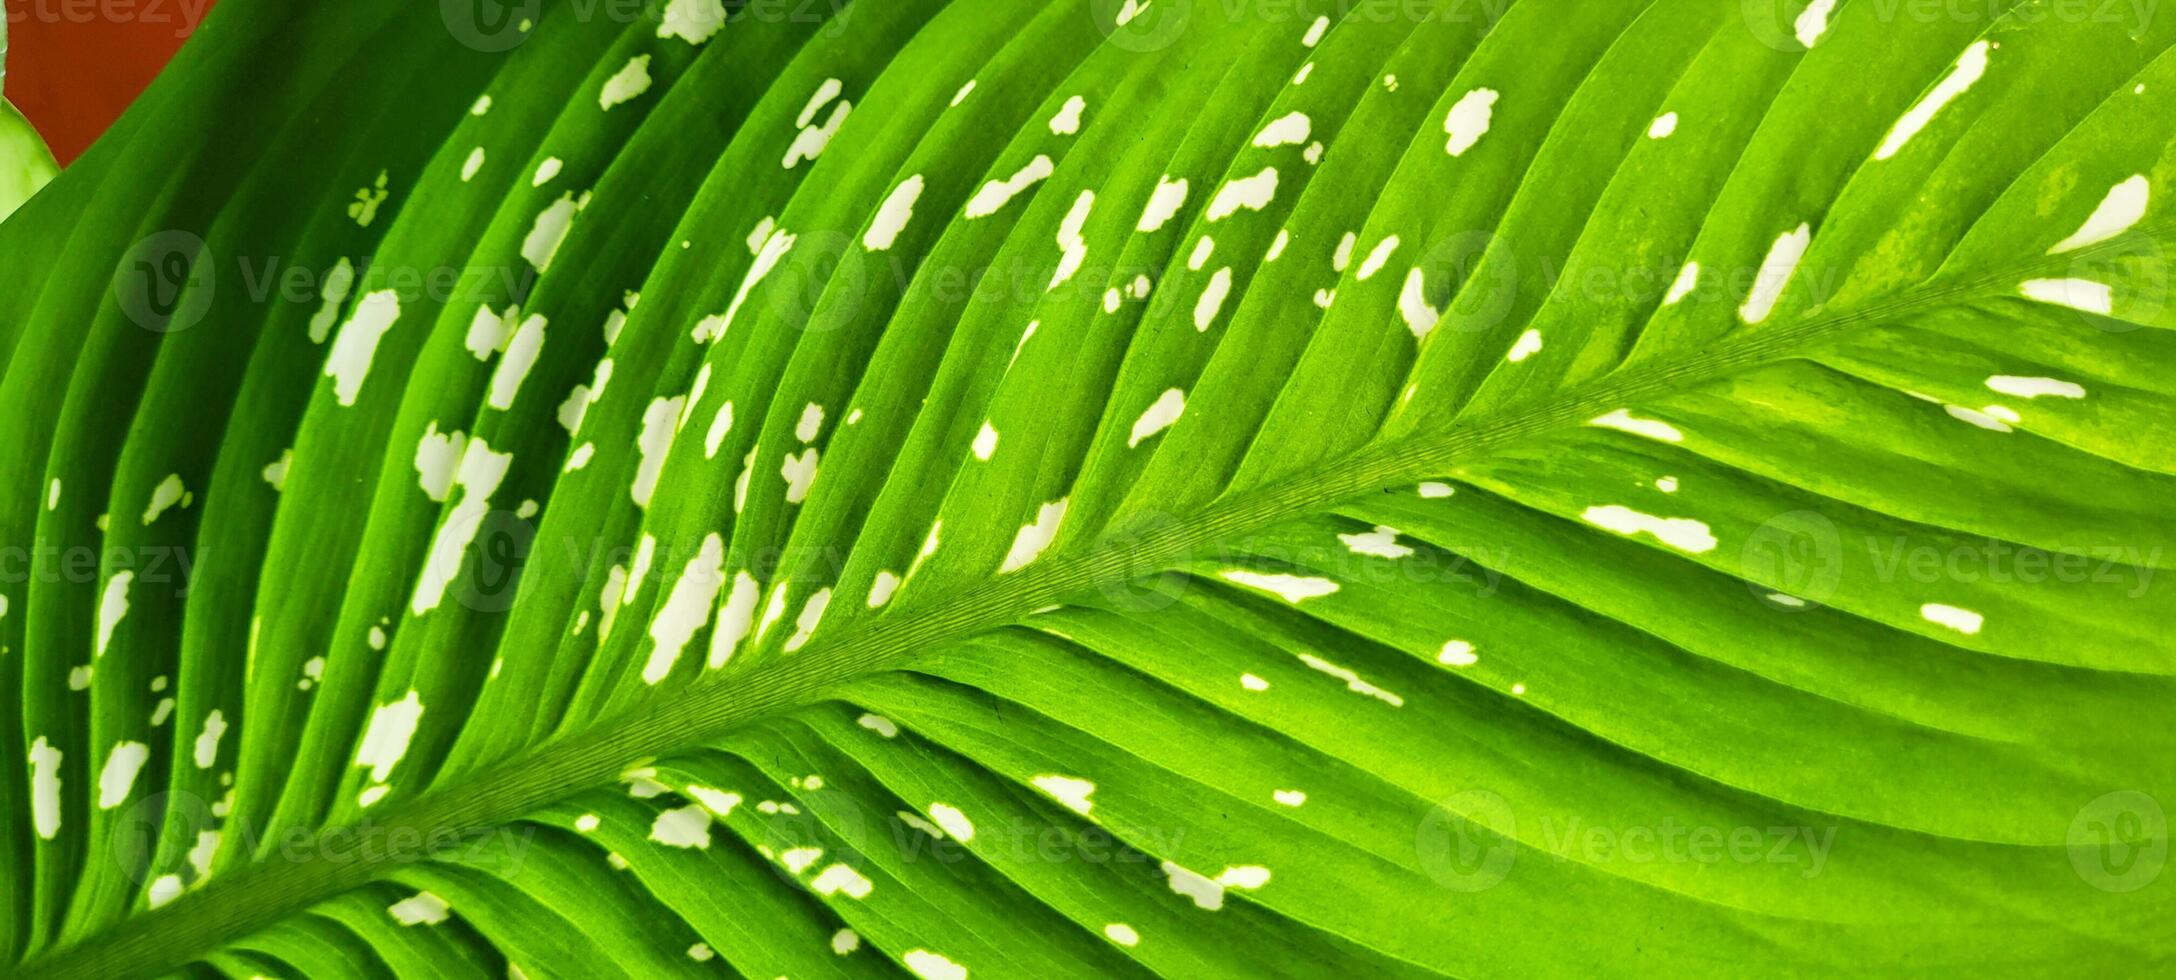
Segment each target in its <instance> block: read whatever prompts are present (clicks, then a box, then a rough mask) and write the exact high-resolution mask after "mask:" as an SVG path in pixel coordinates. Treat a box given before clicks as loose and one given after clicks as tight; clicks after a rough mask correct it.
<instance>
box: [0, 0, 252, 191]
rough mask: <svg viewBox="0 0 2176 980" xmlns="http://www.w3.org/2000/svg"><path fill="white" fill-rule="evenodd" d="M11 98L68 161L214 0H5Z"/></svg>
mask: <svg viewBox="0 0 2176 980" xmlns="http://www.w3.org/2000/svg"><path fill="white" fill-rule="evenodd" d="M6 4H7V11H8V55H7V98H8V101H10V102H13V103H15V107H16V108H18V109H21V110H22V111H23V115H24V116H27V117H29V119H30V123H31V125H33V126H36V127H37V128H38V132H39V134H40V135H43V136H44V137H45V141H46V144H47V145H48V146H51V147H52V148H53V156H54V157H56V158H58V159H59V160H60V162H61V164H62V165H63V166H65V165H67V163H68V162H69V161H71V160H74V159H75V158H76V157H77V156H78V155H80V154H82V152H83V150H84V148H85V147H88V146H90V145H91V141H92V140H95V139H97V138H98V134H100V133H103V132H105V131H106V127H107V126H110V125H112V124H113V120H114V119H115V118H116V117H118V116H119V115H120V114H121V110H123V109H126V108H128V104H129V103H130V102H132V101H134V100H135V98H136V96H137V94H138V93H140V92H142V91H143V90H144V86H146V85H149V84H151V79H152V76H154V75H157V74H158V73H159V69H160V68H162V67H164V66H165V64H166V61H167V59H168V58H171V57H173V55H174V49H175V48H178V47H180V46H181V42H182V40H183V39H184V38H186V36H187V35H188V33H189V31H191V30H192V29H194V28H195V26H196V25H195V23H193V19H192V17H191V15H192V14H196V15H198V16H199V17H200V16H201V15H202V14H203V13H204V12H206V11H209V10H210V9H211V5H212V0H6Z"/></svg>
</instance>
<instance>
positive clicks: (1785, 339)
mask: <svg viewBox="0 0 2176 980" xmlns="http://www.w3.org/2000/svg"><path fill="white" fill-rule="evenodd" d="M2150 237H2152V236H2151V235H2150V234H2148V233H2147V232H2146V230H2145V229H2143V228H2142V229H2138V230H2134V232H2133V233H2132V234H2131V235H2127V236H2124V237H2122V238H2118V239H2114V240H2112V241H2109V242H2104V243H2101V244H2100V245H2097V246H2094V247H2092V248H2090V249H2082V250H2079V251H2077V252H2072V253H2068V254H2065V255H2062V256H2056V257H2047V256H2043V257H2037V258H2036V259H2034V260H2033V261H2031V262H2029V263H2025V264H2023V265H2022V266H2021V267H2020V268H2018V269H2016V270H2013V271H2009V272H2004V273H2000V274H1994V275H1987V276H1981V277H1977V278H1973V279H1969V280H1959V281H1956V282H1952V283H1941V282H1939V281H1938V280H1937V281H1931V282H1929V283H1927V284H1922V285H1921V286H1920V287H1919V288H1917V289H1915V290H1913V291H1911V292H1910V293H1909V294H1903V295H1897V296H1893V297H1890V298H1888V299H1886V300H1880V301H1875V302H1871V303H1869V304H1867V305H1865V306H1862V307H1859V308H1856V309H1853V310H1850V311H1846V312H1841V313H1822V311H1821V310H1819V309H1818V308H1816V309H1814V310H1812V311H1809V314H1808V315H1807V316H1805V317H1803V318H1801V319H1800V320H1798V321H1795V322H1793V323H1790V324H1788V325H1781V326H1776V327H1772V328H1765V329H1757V330H1751V331H1747V332H1745V333H1744V334H1743V335H1741V336H1739V337H1737V338H1736V339H1734V340H1729V341H1725V342H1723V343H1719V344H1714V345H1711V346H1708V347H1706V348H1701V349H1697V350H1694V351H1691V352H1688V353H1686V354H1685V355H1684V356H1682V357H1680V358H1677V359H1673V360H1669V361H1660V362H1653V363H1648V364H1644V365H1639V366H1636V367H1630V368H1626V369H1623V370H1620V371H1618V372H1616V373H1613V374H1608V375H1604V376H1602V377H1600V378H1597V379H1595V380H1594V381H1591V382H1588V383H1585V384H1581V385H1577V386H1574V387H1572V388H1568V389H1562V390H1560V391H1557V392H1555V393H1553V394H1552V395H1550V396H1548V397H1546V398H1540V399H1535V400H1534V401H1535V402H1537V403H1538V404H1532V405H1530V406H1527V407H1523V408H1522V407H1520V406H1517V405H1513V406H1508V407H1507V408H1505V409H1502V410H1498V411H1496V412H1493V413H1490V414H1487V415H1483V416H1476V417H1472V418H1465V419H1460V420H1458V421H1455V422H1453V423H1452V424H1451V425H1449V426H1447V427H1446V428H1444V429H1442V430H1440V431H1438V432H1433V433H1425V434H1421V435H1416V436H1413V437H1408V438H1404V439H1400V440H1396V441H1391V442H1382V443H1373V444H1369V445H1367V446H1363V447H1361V448H1359V449H1357V450H1354V451H1353V452H1350V453H1347V454H1345V455H1343V456H1340V457H1336V458H1333V459H1332V460H1330V461H1328V462H1327V463H1325V464H1323V465H1320V466H1317V467H1315V468H1313V469H1310V470H1306V471H1302V472H1300V473H1297V474H1294V475H1292V476H1291V477H1288V478H1286V479H1284V480H1282V481H1280V482H1277V483H1272V484H1267V485H1264V486H1261V487H1257V488H1254V489H1251V490H1247V491H1244V492H1241V493H1238V494H1234V495H1230V496H1226V497H1223V498H1220V499H1219V500H1217V501H1215V502H1213V503H1211V504H1210V505H1209V506H1207V507H1204V508H1202V509H1201V510H1199V511H1197V512H1195V514H1193V515H1192V516H1191V517H1190V518H1187V519H1183V520H1179V521H1174V522H1170V523H1167V524H1164V525H1163V526H1161V527H1158V528H1156V529H1153V530H1150V531H1147V532H1146V533H1143V534H1140V535H1138V536H1126V535H1124V533H1123V529H1119V531H1118V533H1115V534H1106V535H1105V536H1104V537H1102V538H1099V539H1097V540H1095V541H1094V542H1093V543H1092V544H1091V545H1090V546H1089V547H1088V548H1087V549H1086V550H1084V551H1080V552H1076V553H1072V554H1065V553H1054V554H1052V555H1051V556H1049V557H1046V558H1044V559H1043V560H1041V561H1038V562H1036V563H1034V564H1032V565H1029V566H1028V567H1027V568H1025V569H1023V570H1021V571H1020V572H1018V573H1015V574H1012V575H1006V576H1003V577H999V578H994V579H992V580H990V581H987V582H984V583H983V584H981V585H979V586H976V587H974V588H971V589H967V590H965V591H962V592H959V593H957V594H955V595H953V596H951V597H950V598H946V599H940V600H933V601H929V602H926V603H923V604H921V605H919V606H917V605H913V604H906V605H902V606H900V607H898V608H896V609H894V610H893V612H892V614H890V615H884V616H878V617H876V618H874V619H871V620H868V621H866V622H862V623H859V624H856V625H854V626H852V627H850V628H848V629H846V630H843V631H841V632H838V633H834V634H832V635H830V636H829V637H825V638H820V639H818V640H816V641H815V642H813V643H811V644H810V646H809V647H808V648H807V649H805V650H804V651H802V652H800V653H796V654H793V655H791V656H784V657H776V658H772V659H770V660H768V661H764V662H762V663H760V664H758V665H757V666H755V667H752V668H749V669H745V670H729V671H725V672H722V673H719V674H717V675H715V676H710V677H705V678H701V679H698V680H697V681H695V682H694V683H692V684H691V685H689V686H688V687H687V688H685V689H683V690H682V691H680V692H678V693H676V694H672V695H668V696H660V697H656V698H652V699H650V700H649V701H647V702H643V703H640V704H638V705H636V706H635V707H634V709H633V710H630V711H628V712H625V713H623V714H622V715H620V716H618V717H617V718H615V719H613V720H611V721H607V722H602V723H599V724H597V725H594V726H591V727H589V728H587V729H583V730H581V731H577V732H573V733H570V734H568V735H565V736H561V737H558V738H555V739H553V740H551V741H547V742H545V743H542V744H539V745H537V746H535V747H533V748H531V749H529V750H527V751H524V752H521V753H517V754H515V755H513V756H510V757H508V758H506V759H504V760H502V761H500V762H498V763H495V764H493V765H492V766H490V767H488V768H485V769H479V770H477V771H476V772H474V773H471V774H468V775H466V776H464V777H462V781H463V782H464V783H465V785H463V786H462V787H461V788H460V789H459V790H458V791H457V792H454V791H448V790H445V789H440V790H435V791H431V792H427V793H425V794H423V795H422V796H420V797H418V798H416V799H414V800H411V801H408V802H406V803H404V804H399V805H396V806H395V807H394V808H392V809H390V810H389V811H387V812H386V813H385V814H384V815H382V816H380V817H377V818H374V819H372V820H371V821H370V822H369V824H368V827H367V831H368V832H369V833H370V834H372V835H375V836H377V837H379V838H381V839H393V835H395V834H400V833H407V832H414V833H415V835H416V836H415V837H414V838H412V839H416V840H425V841H428V840H436V839H445V838H447V837H449V836H450V837H451V838H452V839H456V840H462V839H468V835H469V834H470V833H472V832H474V831H477V830H482V829H487V828H490V827H493V826H496V825H499V824H504V823H507V822H510V821H513V820H516V819H519V818H520V817H521V816H523V815H524V814H527V813H531V812H534V811H535V810H537V809H538V808H540V807H543V806H546V805H548V804H550V803H552V802H554V801H557V800H559V799H563V798H565V797H567V796H571V795H573V794H575V793H578V792H581V791H584V790H587V789H591V788H594V787H597V786H602V785H608V784H610V783H611V782H613V781H615V780H617V779H618V778H619V776H620V774H621V773H623V772H624V771H625V770H626V769H627V767H628V766H629V765H630V764H631V763H633V762H635V761H636V760H641V759H647V758H654V757H657V756H661V755H665V754H668V753H670V752H672V751H674V750H676V749H679V748H682V747H685V746H688V745H692V744H697V743H700V742H703V741H706V740H709V739H711V738H714V737H716V736H718V735H719V734H721V733H723V732H726V731H728V730H731V729H733V728H734V727H736V726H739V725H741V724H744V723H746V722H749V721H752V720H754V719H757V718H760V717H764V716H766V715H769V714H771V713H774V712H778V711H784V710H791V709H793V708H797V707H801V706H804V705H807V704H810V703H814V702H816V701H820V700H822V699H824V698H825V697H827V696H829V695H830V694H831V693H832V692H834V691H835V690H836V689H837V688H838V687H839V686H841V685H843V684H846V683H848V682H851V681H852V680H854V679H856V678H859V677H862V676H865V675H868V674H872V673H879V672H882V671H885V670H891V669H896V668H898V667H901V666H904V664H905V663H906V662H907V660H909V659H910V658H911V657H912V656H913V654H914V652H915V651H917V650H921V649H924V648H927V647H929V646H932V645H935V644H938V643H942V642H945V641H948V640H952V639H958V638H961V637H964V636H967V635H971V634H973V633H975V632H978V631H980V630H982V629H986V628H990V627H995V626H1000V625H1004V624H1006V623H1010V622H1013V621H1016V620H1017V619H1019V618H1020V617H1021V616H1023V615H1026V614H1027V613H1029V612H1030V611H1032V610H1035V609H1038V608H1041V607H1043V606H1047V605H1050V604H1053V603H1055V602H1057V601H1059V600H1060V599H1062V598H1064V597H1066V596H1069V595H1074V594H1078V593H1079V592H1081V591H1083V590H1086V589H1089V588H1093V587H1095V586H1097V585H1100V584H1107V583H1118V582H1124V581H1128V580H1131V579H1134V578H1137V577H1140V576H1142V575H1147V574H1153V573H1155V572H1159V571H1162V570H1164V569H1166V568H1169V567H1170V566H1171V565H1172V564H1174V563H1175V562H1176V561H1177V560H1178V559H1181V558H1184V557H1187V556H1191V555H1199V554H1203V553H1206V552H1208V551H1209V550H1210V549H1211V548H1212V546H1214V545H1215V544H1216V543H1217V542H1219V541H1222V540H1225V539H1227V538H1229V537H1230V536H1231V535H1233V534H1236V533H1239V532H1243V531H1249V530H1253V529H1257V528H1261V527H1266V526H1268V525H1271V524H1274V523H1276V522H1278V521H1281V520H1285V519H1289V518H1292V517H1297V516H1301V515H1303V514H1305V513H1308V512H1311V511H1319V510H1324V509H1327V508H1331V507H1334V506H1336V505H1338V504H1341V503H1344V502H1346V501H1349V500H1352V499H1354V498H1357V497H1361V496H1364V495H1366V494H1370V493H1375V492H1380V491H1382V490H1384V489H1386V488H1390V487H1397V486H1403V485H1409V484H1413V483H1417V482H1419V481H1421V480H1423V479H1426V478H1428V477H1431V476H1440V475H1443V474H1445V473H1447V472H1449V471H1450V469H1451V468H1452V466H1453V465H1454V464H1457V463H1461V462H1464V461H1466V460H1470V459H1473V458H1475V457H1479V456H1483V455H1486V454H1487V453H1489V452H1491V451H1493V450H1496V449H1499V448H1502V447H1504V446H1507V445H1513V444H1517V443H1519V442H1521V441H1523V440H1525V439H1528V438H1531V437H1534V436H1535V435H1537V434H1540V433H1548V432H1555V431H1560V430H1563V429H1566V428H1570V427H1576V426H1579V425H1582V424H1584V423H1585V422H1586V421H1587V420H1589V419H1592V418H1594V417H1596V416H1599V415H1602V414H1606V413H1607V412H1609V411H1611V410H1614V409H1617V408H1624V407H1627V406H1633V405H1638V404H1641V403H1643V402H1645V401H1647V400H1650V399H1653V398H1655V397H1658V396H1663V395H1669V394H1675V393H1680V392H1683V391H1685V390H1687V389H1688V388H1691V387H1694V386H1697V385H1702V384H1708V383H1713V382H1717V381H1721V380H1725V379H1727V378H1729V377H1731V376H1733V375H1734V374H1736V373H1739V372H1742V371H1747V370H1751V369H1756V368H1759V367H1762V366H1766V365H1769V364H1773V363H1777V362H1780V361H1785V360H1790V359H1793V358H1799V357H1804V356H1808V355H1810V354H1812V353H1814V352H1815V351H1816V350H1817V348H1818V347H1819V346H1820V345H1821V344H1822V342H1824V341H1826V340H1828V339H1830V338H1832V337H1834V336H1835V335H1837V334H1838V333H1840V332H1841V331H1843V330H1844V329H1846V328H1848V327H1850V326H1854V325H1859V324H1864V323H1870V322H1883V321H1888V320H1893V319H1896V318H1899V317H1903V316H1907V315H1910V314H1913V313H1918V312H1925V311H1928V310H1933V309H1939V308H1942V307H1944V306H1947V305H1952V304H1953V303H1956V302H1960V301H1963V300H1967V299H1976V298H1985V297H1988V296H1996V295H2003V294H2007V293H2008V292H2009V290H2010V287H2011V285H2012V284H2014V283H2016V282H2018V281H2020V280H2022V279H2024V278H2030V277H2031V276H2032V275H2033V274H2034V273H2035V272H2039V271H2042V270H2043V269H2048V268H2063V267H2070V266H2072V265H2073V264H2074V263H2076V262H2079V261H2081V260H2083V259H2086V258H2090V257H2091V256H2093V255H2096V254H2102V253H2106V252H2112V251H2116V250H2119V249H2121V248H2124V247H2127V246H2129V245H2130V244H2131V243H2132V242H2135V241H2137V240H2139V239H2141V238H2150ZM2057 260H2059V261H2057ZM902 613H904V614H906V615H901V614H902ZM442 785H443V784H442ZM360 829H364V828H362V827H360V826H359V825H342V826H339V827H333V828H326V829H323V830H320V831H318V832H317V834H316V835H315V837H314V838H313V839H312V840H311V841H310V842H309V844H310V845H314V844H315V843H316V841H317V840H322V839H327V838H334V839H337V837H338V835H343V834H346V835H352V834H354V833H356V832H357V831H358V830H360ZM449 830H450V831H453V832H454V833H453V834H451V835H448V834H447V833H446V832H447V831H449ZM349 839H352V837H351V838H349ZM287 850H289V851H295V850H300V851H303V852H305V853H307V854H309V855H312V856H311V857H305V858H303V859H300V860H294V861H288V862H285V863H277V864H274V863H266V861H265V860H264V859H258V860H256V861H253V862H252V863H251V864H250V865H248V866H246V867H244V868H242V869H240V870H238V871H235V872H232V873H230V874H228V875H225V876H222V877H219V878H215V879H214V880H212V881H211V882H209V883H208V884H206V885H205V886H204V887H203V888H201V889H198V890H195V891H191V892H189V893H187V894H185V895H183V896H182V897H181V898H179V899H177V900H175V901H174V902H173V903H172V904H170V905H168V906H165V907H163V908H161V909H158V910H156V911H152V912H147V913H143V914H139V915H135V916H131V917H129V918H128V919H125V920H123V921H122V922H120V923H118V924H116V925H114V926H113V927H111V928H109V929H107V930H104V931H103V932H100V933H96V934H93V935H90V936H87V937H84V938H83V939H81V940H79V941H78V942H76V943H75V944H73V945H70V946H66V947H62V948H60V949H56V950H53V951H51V952H48V953H46V954H44V955H43V956H41V957H39V958H36V959H33V960H31V961H29V962H27V963H24V964H21V965H20V966H18V967H16V968H14V969H12V970H10V971H9V974H8V975H9V976H39V977H46V978H53V980H65V978H73V977H84V978H99V980H103V978H111V977H125V976H138V975H150V974H155V973H158V972H161V971H164V970H170V969H173V968H176V967H178V966H180V965H181V964H183V963H186V962H188V961H190V960H191V959H194V958H196V957H198V956H200V955H202V954H203V953H204V952H206V951H208V950H210V949H213V948H216V947H217V946H219V945H222V944H224V943H226V942H228V941H231V940H232V939H235V938H237V937H239V936H242V935H245V934H247V933H249V932H251V931H254V930H256V929H258V928H261V927H263V926H265V925H268V924H270V923H272V922H275V921H277V920H278V919H280V918H283V917H284V916H286V915H289V914H293V913H295V912H299V911H301V910H303V909H305V908H308V907H309V906H311V905H314V904H316V903H317V902H320V901H323V900H325V899H328V898H331V897H333V896H335V895H338V894H340V893H342V892H345V891H348V890H350V889H352V888H355V887H358V886H361V885H363V884H366V883H368V882H370V881H373V880H376V879H378V878H380V877H382V876H383V874H382V872H383V869H384V868H385V867H386V866H388V865H391V864H394V863H395V862H394V861H392V860H390V859H388V858H387V857H385V856H383V855H380V856H377V857H366V858H362V859H359V860H328V859H325V858H324V857H323V855H325V854H326V853H327V851H328V848H321V847H316V846H304V847H301V848H287ZM333 853H340V854H349V853H351V850H350V849H348V848H339V849H335V850H334V851H333ZM424 856H427V855H424ZM410 857H415V856H413V855H411V856H410Z"/></svg>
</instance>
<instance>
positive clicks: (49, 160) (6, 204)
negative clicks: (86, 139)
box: [0, 21, 55, 218]
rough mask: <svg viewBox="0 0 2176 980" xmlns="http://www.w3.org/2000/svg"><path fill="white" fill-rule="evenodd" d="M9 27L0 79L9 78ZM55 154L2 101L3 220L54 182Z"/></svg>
mask: <svg viewBox="0 0 2176 980" xmlns="http://www.w3.org/2000/svg"><path fill="white" fill-rule="evenodd" d="M7 55H8V27H7V24H6V22H5V21H0V80H5V79H6V78H7ZM54 169H55V168H54V166H53V155H52V154H51V153H48V152H46V149H45V141H44V140H41V139H39V138H38V131H37V130H35V129H32V128H30V123H29V122H28V121H27V120H25V119H24V118H23V115H22V113H19V112H17V111H15V107H14V106H12V105H9V104H8V101H7V100H6V99H4V98H0V218H5V217H7V216H8V215H9V214H11V213H13V212H14V210H15V209H16V208H17V207H20V206H21V205H22V203H23V202H24V201H25V200H28V199H29V198H30V195H32V194H35V193H37V192H38V188H40V187H44V186H45V185H46V183H47V182H48V181H51V180H52V179H53V173H54Z"/></svg>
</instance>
